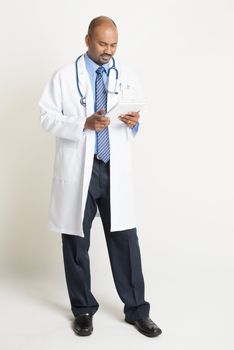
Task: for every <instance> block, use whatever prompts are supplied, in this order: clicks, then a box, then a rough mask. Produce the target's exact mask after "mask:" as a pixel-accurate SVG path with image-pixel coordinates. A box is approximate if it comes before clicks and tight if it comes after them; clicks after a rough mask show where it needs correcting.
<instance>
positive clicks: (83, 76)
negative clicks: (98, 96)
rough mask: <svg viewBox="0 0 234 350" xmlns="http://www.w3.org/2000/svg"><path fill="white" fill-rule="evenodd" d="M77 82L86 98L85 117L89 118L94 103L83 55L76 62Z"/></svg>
mask: <svg viewBox="0 0 234 350" xmlns="http://www.w3.org/2000/svg"><path fill="white" fill-rule="evenodd" d="M78 71H79V82H80V89H81V91H82V94H83V95H84V96H86V117H90V116H91V115H92V114H93V112H94V101H93V93H92V87H91V82H90V78H89V75H88V72H87V69H86V65H85V60H84V55H83V56H81V58H80V60H79V61H78Z"/></svg>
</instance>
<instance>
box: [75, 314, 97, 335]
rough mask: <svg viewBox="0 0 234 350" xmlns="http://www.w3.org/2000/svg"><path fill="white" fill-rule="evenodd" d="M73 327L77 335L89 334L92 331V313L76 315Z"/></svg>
mask: <svg viewBox="0 0 234 350" xmlns="http://www.w3.org/2000/svg"><path fill="white" fill-rule="evenodd" d="M73 329H74V332H75V333H76V334H78V335H82V336H83V335H90V334H91V333H92V331H93V315H92V314H89V313H86V314H82V315H78V316H76V318H75V320H74V323H73Z"/></svg>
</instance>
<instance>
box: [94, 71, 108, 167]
mask: <svg viewBox="0 0 234 350" xmlns="http://www.w3.org/2000/svg"><path fill="white" fill-rule="evenodd" d="M103 72H104V67H102V66H100V67H99V68H98V69H97V70H96V73H97V77H96V81H95V111H96V112H97V111H98V110H100V109H101V108H104V109H105V110H106V108H107V91H106V88H105V84H104V81H103V77H102V74H103ZM96 134H97V155H98V157H99V158H100V159H102V160H103V162H104V163H107V162H108V160H109V159H110V143H109V130H108V127H106V128H104V129H102V130H100V131H97V132H96Z"/></svg>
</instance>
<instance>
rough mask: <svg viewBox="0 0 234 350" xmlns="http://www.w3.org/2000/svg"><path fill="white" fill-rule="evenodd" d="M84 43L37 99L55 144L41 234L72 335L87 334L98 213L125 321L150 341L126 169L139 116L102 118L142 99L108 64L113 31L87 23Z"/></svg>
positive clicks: (124, 73)
mask: <svg viewBox="0 0 234 350" xmlns="http://www.w3.org/2000/svg"><path fill="white" fill-rule="evenodd" d="M85 42H86V45H87V48H88V50H87V52H86V53H85V54H83V55H81V56H80V57H79V59H77V60H76V62H75V63H72V64H69V65H67V66H63V67H61V68H60V69H58V70H57V71H56V72H55V73H54V74H53V76H52V77H51V78H50V80H49V81H48V83H47V84H46V87H45V89H44V92H43V94H42V96H41V98H40V101H39V107H40V115H41V126H42V128H43V129H45V130H46V131H48V132H49V133H50V134H52V135H54V136H55V138H56V151H55V161H54V174H53V180H52V190H51V199H50V209H49V229H50V230H52V231H55V232H58V233H61V237H62V246H63V258H64V268H65V276H66V283H67V288H68V294H69V298H70V303H71V310H72V312H73V314H74V317H75V319H74V323H73V329H74V331H75V333H76V334H78V335H81V336H82V335H90V334H91V333H92V331H93V315H94V314H95V312H96V311H97V310H98V307H99V305H98V302H97V300H96V299H95V297H94V295H93V294H92V292H91V289H90V263H89V254H88V250H89V245H90V230H91V226H92V222H93V219H94V217H95V216H97V215H100V216H101V220H102V224H103V228H104V233H105V239H106V243H107V248H108V253H109V258H110V263H111V269H112V273H113V278H114V282H115V286H116V289H117V292H118V294H119V297H120V298H121V300H122V301H123V303H124V313H125V321H126V322H128V323H130V324H132V325H135V327H136V328H137V330H139V331H140V332H141V333H142V334H144V335H146V336H149V337H156V336H158V335H159V334H161V332H162V331H161V329H160V328H159V327H158V326H157V325H156V324H155V323H154V322H153V321H152V320H151V319H150V318H149V310H150V304H149V303H148V302H147V301H146V300H145V299H144V278H143V274H142V268H141V256H140V248H139V243H138V236H137V229H136V217H135V208H134V193H133V174H132V167H131V144H132V140H133V139H134V137H135V135H136V134H137V132H138V128H139V125H140V122H141V119H142V115H141V116H140V115H139V114H138V113H136V112H135V113H134V112H131V113H129V115H122V116H119V118H117V117H116V118H114V119H111V121H110V119H109V118H108V117H107V116H105V111H107V110H109V109H110V108H111V107H112V106H113V105H114V104H116V103H117V102H118V101H120V100H131V101H139V100H142V99H143V95H142V91H141V88H140V85H139V83H138V81H137V78H136V76H135V75H134V73H132V72H131V71H130V70H129V69H127V68H126V67H125V66H124V65H120V63H117V62H115V60H114V57H113V56H114V54H115V51H116V48H117V42H118V31H117V27H116V24H115V23H114V22H113V21H112V20H111V19H110V18H108V17H105V16H100V17H97V18H94V19H93V20H92V21H91V23H90V25H89V28H88V34H87V35H86V38H85ZM101 278H102V277H101V276H100V280H102V279H101Z"/></svg>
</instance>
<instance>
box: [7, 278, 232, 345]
mask: <svg viewBox="0 0 234 350" xmlns="http://www.w3.org/2000/svg"><path fill="white" fill-rule="evenodd" d="M194 276H195V275H194V274H193V279H190V280H189V279H188V278H187V279H186V278H184V279H182V278H181V276H180V277H179V276H178V278H173V276H167V277H166V276H164V279H162V278H161V279H159V281H158V287H157V290H156V288H155V290H154V288H152V290H151V291H150V293H149V292H148V295H147V297H148V299H150V300H151V317H152V319H153V320H154V321H155V322H156V323H157V324H158V325H159V326H160V327H161V328H162V330H163V333H162V334H161V335H160V336H159V337H157V338H152V339H151V338H147V337H145V336H143V335H141V334H140V333H138V332H137V330H136V329H135V328H134V327H133V326H132V325H129V324H127V323H125V322H124V321H123V313H122V308H123V304H122V303H121V302H120V300H119V299H118V296H117V294H116V293H115V292H114V291H113V292H111V293H106V291H105V290H99V289H98V285H96V286H95V288H94V289H95V296H96V297H97V299H98V301H99V303H100V308H99V310H98V312H97V313H96V314H95V317H94V332H93V334H92V335H91V336H90V337H84V338H82V337H79V336H76V335H75V334H74V333H73V331H72V329H71V324H72V320H73V315H72V313H71V312H70V309H69V307H70V306H69V301H68V296H67V291H66V287H65V284H64V279H63V277H62V273H61V275H60V276H59V277H58V276H54V277H53V276H50V277H49V278H47V279H45V278H41V279H40V278H38V277H37V279H35V278H32V277H30V276H25V275H24V276H23V275H19V274H15V273H7V274H6V273H5V274H4V275H2V278H1V280H2V281H1V286H2V287H1V292H0V302H1V336H0V345H1V348H2V349H4V350H8V349H11V350H13V349H17V350H29V349H30V350H32V349H33V350H37V349H38V350H39V349H40V350H41V349H42V348H43V350H47V349H48V350H51V348H52V347H53V348H56V349H57V350H59V349H71V350H72V349H79V346H85V349H94V347H95V348H97V347H98V348H99V346H100V348H101V347H103V346H104V347H106V348H107V347H108V348H109V347H111V349H120V348H124V349H125V348H126V349H127V348H130V347H133V346H134V349H142V348H143V349H144V348H145V349H155V348H158V349H162V350H172V349H173V350H177V349H178V350H188V349H189V350H193V349H194V350H195V349H196V350H197V349H204V350H216V349H217V350H220V349H225V350H229V349H230V350H231V349H233V348H234V341H233V301H232V292H233V291H232V290H231V289H229V288H227V285H225V280H226V281H227V279H226V277H227V276H225V275H223V274H222V277H220V276H219V275H216V276H212V275H211V274H207V275H206V274H205V273H204V275H203V276H202V277H200V278H194ZM109 277H110V276H107V281H108V280H109ZM146 277H147V275H146ZM197 277H198V276H197ZM182 281H183V282H182ZM198 282H199V283H198ZM107 284H108V282H107ZM99 286H100V284H99ZM110 288H113V286H110ZM152 300H153V302H152ZM231 303H232V304H231Z"/></svg>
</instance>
